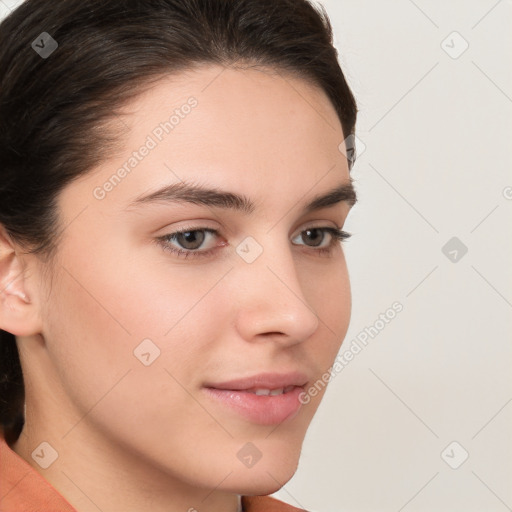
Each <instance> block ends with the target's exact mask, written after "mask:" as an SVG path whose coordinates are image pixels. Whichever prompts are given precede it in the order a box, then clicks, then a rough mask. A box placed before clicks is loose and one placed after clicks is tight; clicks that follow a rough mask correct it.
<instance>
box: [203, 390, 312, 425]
mask: <svg viewBox="0 0 512 512" xmlns="http://www.w3.org/2000/svg"><path fill="white" fill-rule="evenodd" d="M204 389H205V391H206V392H207V393H208V395H209V396H210V397H212V398H213V399H214V400H217V401H220V402H221V403H223V404H225V405H227V406H228V407H231V408H232V409H234V410H235V411H237V412H238V413H239V414H241V415H242V416H245V417H246V418H247V419H249V420H250V421H252V422H253V423H259V424H260V425H276V424H278V423H282V422H283V421H285V420H286V419H288V418H291V417H292V416H295V414H296V413H297V412H298V411H299V409H300V407H301V405H302V404H301V402H300V400H299V396H300V394H301V393H302V392H303V391H304V389H303V388H302V387H299V386H296V387H295V388H294V389H292V390H291V391H289V392H288V393H282V394H281V395H276V396H266V395H256V394H254V393H249V392H247V391H239V390H232V389H216V388H204Z"/></svg>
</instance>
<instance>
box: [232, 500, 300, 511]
mask: <svg viewBox="0 0 512 512" xmlns="http://www.w3.org/2000/svg"><path fill="white" fill-rule="evenodd" d="M242 510H243V512H307V510H304V509H303V508H296V507H293V506H292V505H288V503H284V502H283V501H280V500H278V499H276V498H272V497H270V496H242Z"/></svg>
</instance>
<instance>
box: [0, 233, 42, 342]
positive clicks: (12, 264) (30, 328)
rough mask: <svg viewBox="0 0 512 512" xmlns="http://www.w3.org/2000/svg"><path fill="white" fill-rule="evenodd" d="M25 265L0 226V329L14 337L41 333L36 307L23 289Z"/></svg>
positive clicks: (25, 282)
mask: <svg viewBox="0 0 512 512" xmlns="http://www.w3.org/2000/svg"><path fill="white" fill-rule="evenodd" d="M25 271H26V265H25V264H24V261H23V259H22V256H21V254H20V253H19V251H18V252H17V251H16V248H15V244H14V243H13V242H12V241H11V239H10V237H9V235H8V234H7V232H6V231H5V228H4V227H3V226H2V225H0V329H2V330H3V331H7V332H10V333H11V334H14V335H16V336H30V335H33V334H37V333H39V332H40V330H41V325H40V322H39V311H38V310H37V304H34V303H33V301H32V300H31V297H30V294H29V292H28V290H27V289H26V286H27V279H26V277H25V273H26V272H25Z"/></svg>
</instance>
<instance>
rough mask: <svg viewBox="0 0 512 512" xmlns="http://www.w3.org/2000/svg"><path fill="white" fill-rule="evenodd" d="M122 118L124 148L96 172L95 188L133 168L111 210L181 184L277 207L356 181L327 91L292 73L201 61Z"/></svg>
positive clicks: (119, 183)
mask: <svg viewBox="0 0 512 512" xmlns="http://www.w3.org/2000/svg"><path fill="white" fill-rule="evenodd" d="M119 121H120V122H122V123H124V125H125V129H124V135H123V139H124V140H123V146H124V149H123V150H122V151H121V153H120V154H118V155H116V156H115V157H113V158H111V159H109V160H108V161H105V162H103V163H102V164H101V165H100V166H99V168H98V169H97V170H96V171H97V172H95V173H94V177H93V179H92V181H91V177H89V183H88V186H89V188H90V189H92V187H93V186H98V185H99V186H102V184H104V183H107V182H108V181H109V180H110V178H111V177H113V176H114V174H116V172H117V171H118V170H120V169H124V171H123V172H120V173H118V174H122V179H121V180H117V179H116V180H115V181H116V183H114V187H113V190H111V191H109V194H108V197H107V199H108V201H105V202H102V205H101V206H102V207H104V206H105V204H106V203H115V204H116V205H119V206H120V207H123V208H124V207H126V206H127V205H128V204H130V203H131V202H133V201H134V200H135V199H136V198H138V197H140V196H141V195H142V194H144V192H147V191H151V190H155V189H157V188H160V187H161V186H163V185H168V184H170V183H179V182H181V181H193V182H196V183H204V184H208V185H210V186H216V187H219V188H222V189H225V190H233V191H238V192H240V193H242V194H244V195H247V196H251V197H254V198H256V201H258V199H259V198H263V197H268V198H269V201H270V204H272V203H275V202H276V201H278V202H285V200H286V198H287V196H289V197H290V198H294V200H295V201H296V200H297V199H298V198H299V197H301V196H304V195H305V194H307V193H308V191H311V192H310V193H309V194H308V197H313V196H317V195H319V194H320V193H321V192H322V191H325V190H328V189H332V188H333V187H334V186H337V185H339V184H340V183H343V182H348V181H349V174H348V165H347V161H346V158H345V157H344V155H343V154H342V153H341V152H340V150H339V145H340V143H341V142H342V141H343V132H342V128H341V124H340V122H339V119H338V117H337V114H336V112H335V110H334V108H333V106H332V105H331V103H330V101H329V99H328V98H327V96H326V94H325V93H324V92H323V91H322V90H321V89H319V88H317V87H315V86H313V85H311V84H309V83H308V82H306V81H304V80H302V79H299V78H297V77H294V76H291V75H290V74H288V73H286V74H285V73H283V72H277V71H276V70H271V69H261V68H260V69H253V68H250V69H232V68H224V67H220V66H202V67H198V68H195V69H193V70H188V71H185V72H182V73H179V74H175V75H170V76H166V77H164V78H161V79H160V80H159V81H157V82H154V83H153V84H152V85H151V86H150V87H149V88H148V89H147V90H145V92H144V93H143V94H141V95H140V96H138V97H137V98H136V99H135V100H134V101H133V102H131V103H130V104H128V105H126V106H125V108H124V109H123V112H122V114H121V115H120V117H119ZM144 148H146V149H144ZM148 148H149V149H148ZM142 153H144V154H143V155H142ZM109 188H111V189H112V187H109ZM88 195H89V197H91V193H89V194H88ZM97 206H99V205H97Z"/></svg>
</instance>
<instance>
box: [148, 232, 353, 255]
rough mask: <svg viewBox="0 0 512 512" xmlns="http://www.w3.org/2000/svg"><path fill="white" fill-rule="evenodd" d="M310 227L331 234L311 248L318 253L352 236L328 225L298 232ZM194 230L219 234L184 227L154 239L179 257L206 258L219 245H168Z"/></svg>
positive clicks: (328, 251) (331, 248)
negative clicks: (204, 247) (327, 241)
mask: <svg viewBox="0 0 512 512" xmlns="http://www.w3.org/2000/svg"><path fill="white" fill-rule="evenodd" d="M310 229H311V230H313V229H318V230H320V231H323V232H324V233H329V234H330V235H331V236H332V240H331V243H330V244H329V246H328V247H322V248H320V249H314V248H313V252H315V253H319V254H320V255H329V254H330V253H332V252H333V251H334V249H335V246H336V245H337V242H339V241H344V240H346V239H347V238H350V237H351V236H352V234H351V233H348V232H346V231H343V230H341V229H338V228H333V227H330V226H328V227H311V228H307V229H305V230H303V231H301V233H300V234H302V233H304V232H305V231H308V230H310ZM196 231H205V232H207V233H211V234H214V235H217V236H218V235H219V232H218V231H217V230H216V229H211V228H201V227H197V228H184V229H180V230H178V231H174V232H173V233H169V234H167V235H164V236H161V237H158V238H157V239H156V241H157V243H158V244H159V245H161V247H162V248H163V250H164V251H166V252H170V253H173V254H175V255H176V256H178V257H179V258H189V257H192V258H203V257H204V258H206V257H208V256H210V255H211V254H213V253H214V252H215V251H216V250H217V249H218V248H219V247H215V248H213V249H208V250H206V251H199V250H198V249H188V250H185V249H177V248H176V247H174V246H172V245H169V241H175V239H176V238H177V236H178V235H180V234H182V233H193V232H196ZM306 247H307V246H306Z"/></svg>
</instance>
